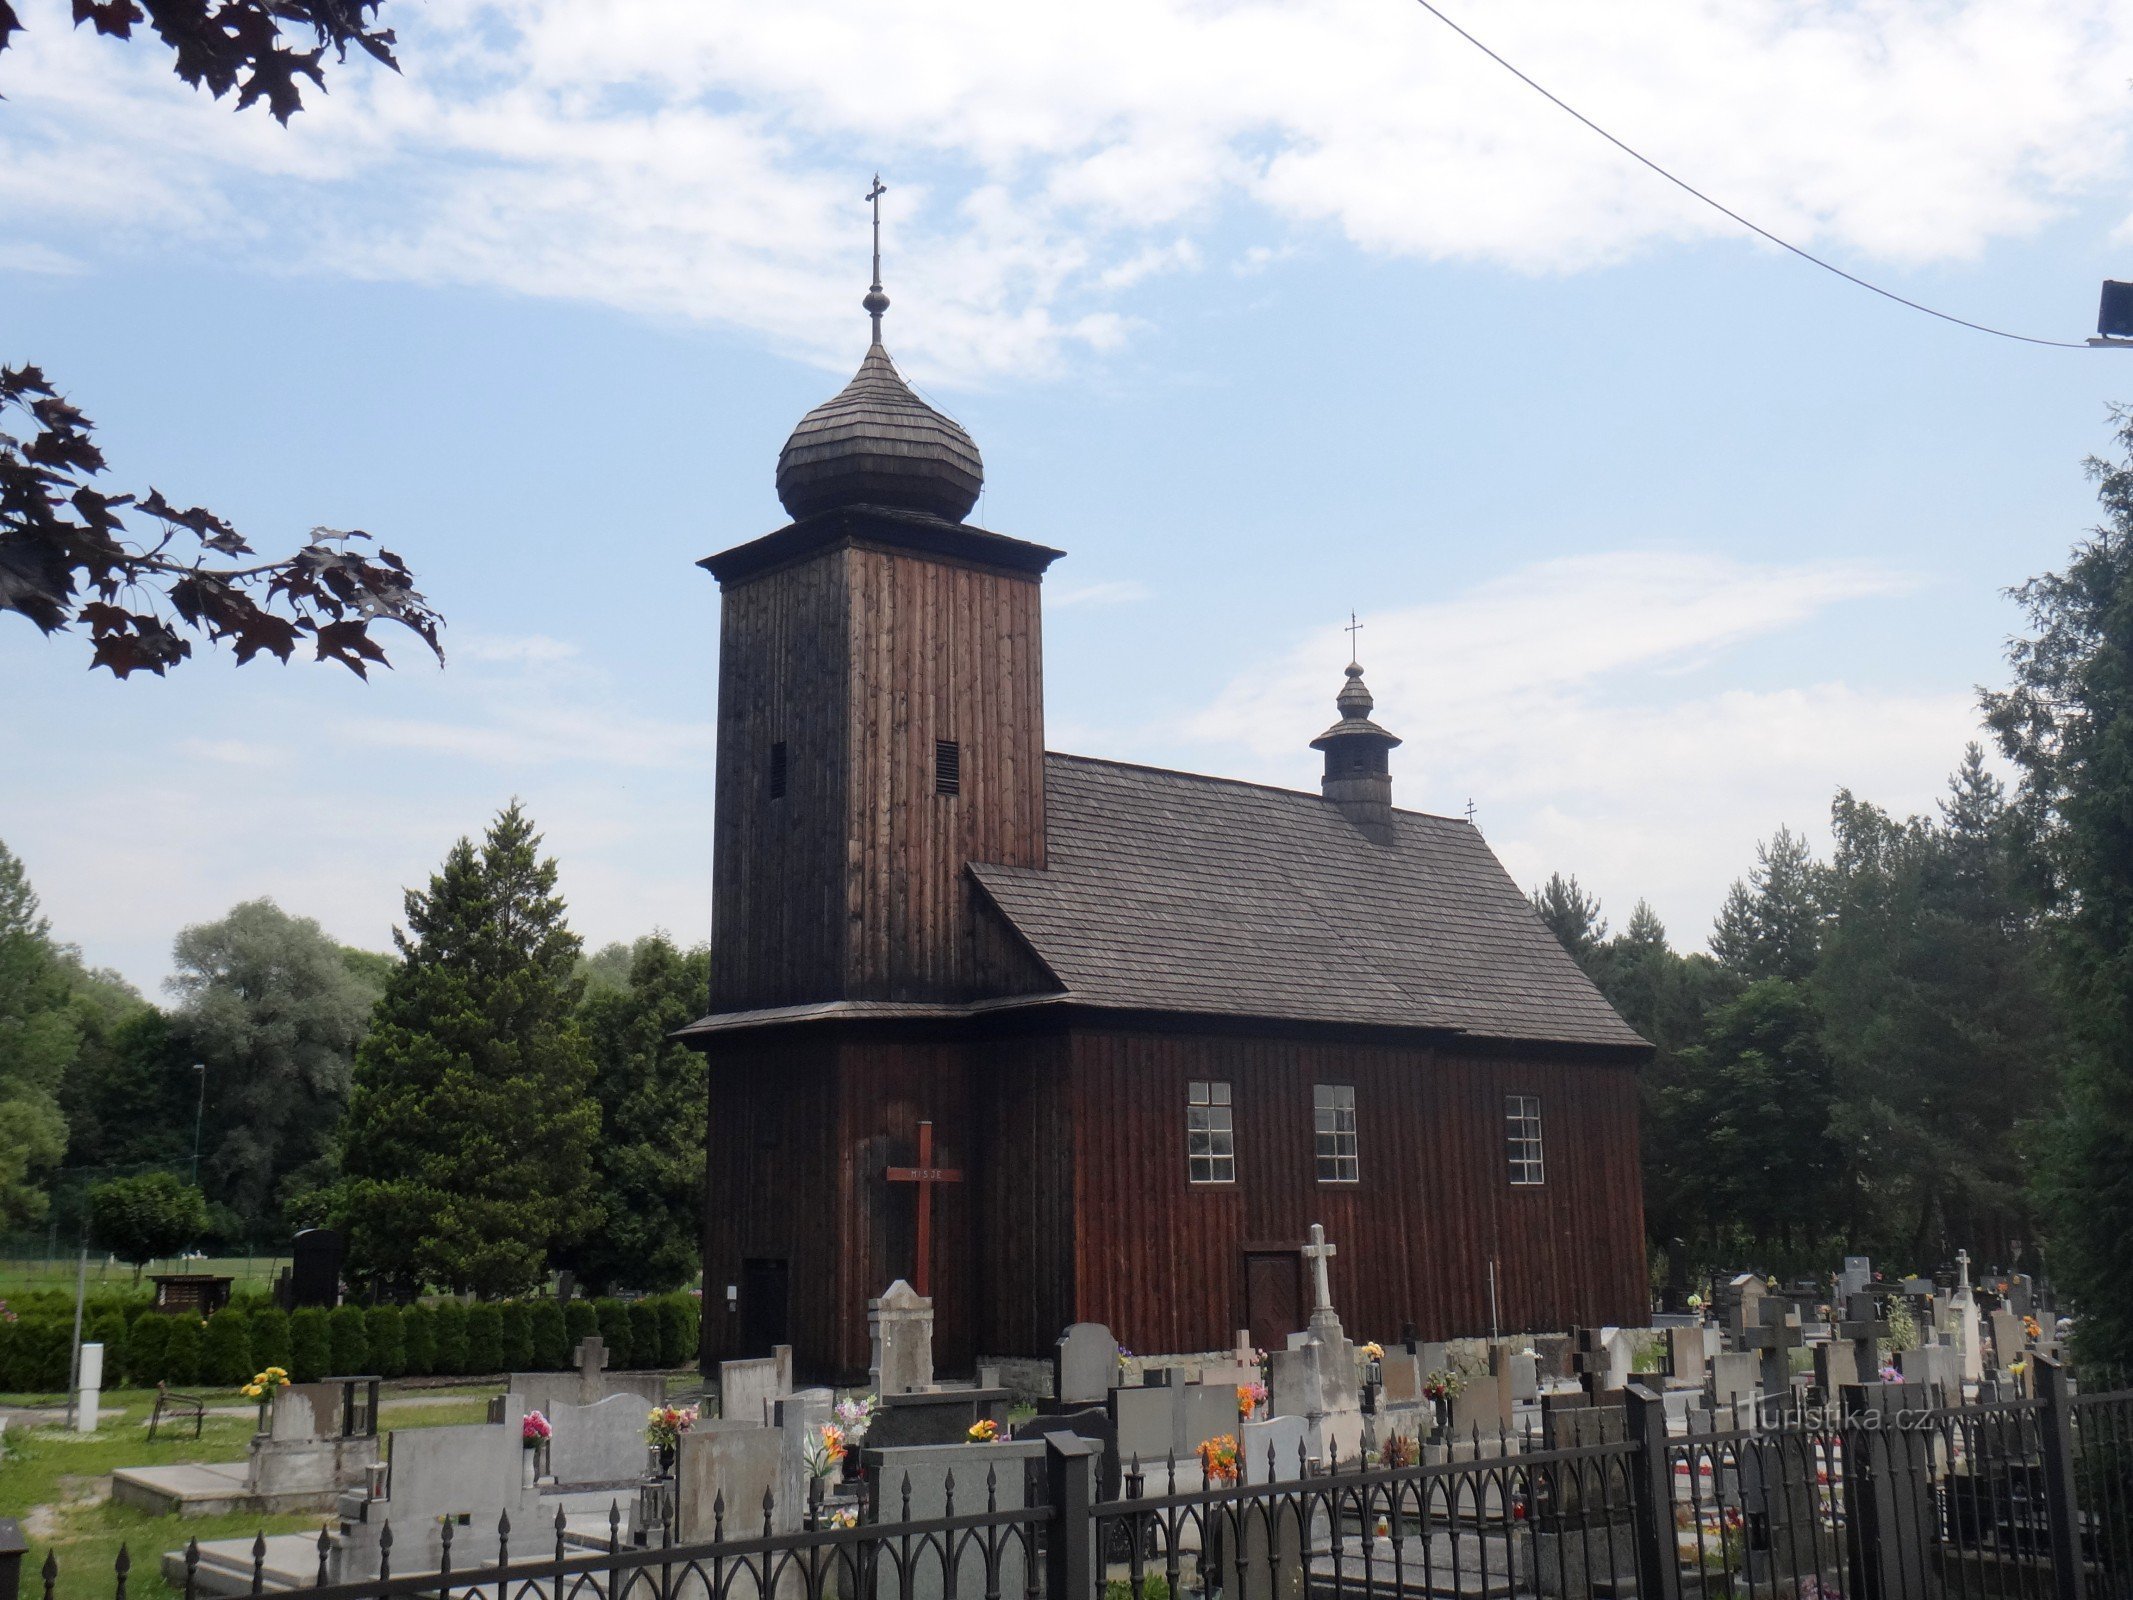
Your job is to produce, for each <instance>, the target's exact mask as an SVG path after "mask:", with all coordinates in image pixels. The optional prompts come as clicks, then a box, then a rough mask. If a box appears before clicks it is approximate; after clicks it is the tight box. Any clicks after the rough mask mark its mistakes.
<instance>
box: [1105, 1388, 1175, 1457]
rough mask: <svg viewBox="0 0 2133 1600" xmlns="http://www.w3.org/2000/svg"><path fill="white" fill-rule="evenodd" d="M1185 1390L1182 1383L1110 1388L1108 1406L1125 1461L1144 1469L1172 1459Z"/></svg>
mask: <svg viewBox="0 0 2133 1600" xmlns="http://www.w3.org/2000/svg"><path fill="white" fill-rule="evenodd" d="M1184 1392H1185V1390H1184V1386H1183V1385H1180V1386H1178V1387H1176V1388H1172V1387H1170V1386H1168V1385H1165V1386H1163V1387H1161V1388H1156V1389H1149V1388H1128V1389H1113V1390H1111V1391H1110V1395H1109V1397H1108V1405H1107V1409H1108V1411H1109V1413H1110V1416H1111V1423H1112V1427H1113V1429H1114V1432H1115V1438H1116V1445H1117V1449H1118V1458H1119V1460H1120V1461H1121V1462H1122V1463H1124V1464H1125V1465H1126V1466H1128V1467H1131V1466H1132V1465H1133V1464H1134V1463H1135V1462H1136V1461H1137V1462H1139V1463H1140V1464H1141V1466H1142V1467H1144V1468H1145V1467H1147V1466H1149V1465H1151V1464H1154V1463H1159V1462H1162V1461H1165V1460H1167V1459H1169V1457H1170V1456H1171V1454H1172V1453H1173V1452H1174V1451H1175V1450H1176V1449H1177V1435H1178V1432H1179V1426H1178V1397H1179V1396H1180V1395H1182V1394H1183V1393H1184Z"/></svg>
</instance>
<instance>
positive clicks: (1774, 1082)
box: [1660, 978, 1843, 1266]
mask: <svg viewBox="0 0 2133 1600" xmlns="http://www.w3.org/2000/svg"><path fill="white" fill-rule="evenodd" d="M1681 1065H1682V1076H1681V1081H1680V1083H1679V1084H1678V1085H1676V1086H1674V1087H1673V1088H1671V1089H1670V1090H1669V1091H1667V1092H1666V1093H1665V1094H1664V1095H1663V1096H1662V1098H1661V1104H1660V1116H1661V1119H1662V1121H1663V1122H1664V1123H1665V1124H1666V1125H1667V1137H1668V1138H1669V1140H1670V1142H1671V1143H1672V1145H1673V1147H1674V1148H1675V1149H1677V1150H1679V1151H1681V1152H1683V1153H1684V1160H1685V1164H1686V1166H1687V1167H1688V1176H1689V1178H1690V1180H1691V1181H1690V1184H1689V1186H1688V1196H1687V1198H1686V1200H1685V1201H1684V1204H1683V1208H1682V1209H1683V1220H1684V1222H1685V1223H1686V1224H1687V1225H1688V1226H1689V1227H1690V1228H1691V1229H1693V1230H1694V1232H1695V1234H1696V1236H1697V1241H1698V1242H1699V1243H1700V1244H1701V1245H1702V1246H1703V1250H1704V1253H1706V1254H1707V1255H1709V1256H1713V1257H1715V1256H1718V1255H1721V1254H1724V1253H1726V1252H1745V1253H1747V1254H1748V1255H1749V1256H1751V1257H1752V1258H1754V1259H1758V1260H1760V1261H1763V1262H1765V1263H1768V1264H1772V1265H1786V1266H1789V1265H1794V1264H1797V1265H1806V1264H1808V1263H1810V1262H1812V1261H1814V1260H1818V1259H1819V1258H1820V1253H1821V1252H1822V1251H1823V1249H1824V1247H1825V1246H1827V1245H1828V1244H1829V1243H1831V1242H1832V1238H1833V1235H1834V1234H1835V1232H1836V1231H1837V1226H1838V1222H1839V1219H1840V1218H1841V1215H1842V1210H1841V1206H1840V1204H1839V1202H1840V1200H1841V1188H1840V1185H1841V1180H1842V1177H1843V1165H1842V1160H1841V1152H1840V1150H1839V1148H1838V1147H1837V1145H1836V1144H1835V1142H1834V1141H1833V1140H1832V1138H1831V1137H1830V1133H1829V1124H1830V1113H1831V1101H1832V1093H1833V1086H1832V1080H1831V1074H1830V1066H1829V1060H1828V1057H1827V1056H1826V1055H1825V1054H1824V1052H1823V1049H1822V1043H1821V1038H1820V1018H1819V1017H1818V1016H1817V1015H1816V1013H1815V1009H1814V1004H1813V1002H1812V1000H1811V999H1810V998H1809V997H1808V995H1807V993H1806V991H1805V990H1804V989H1803V988H1802V987H1801V986H1800V985H1797V984H1792V983H1787V982H1786V981H1785V980H1784V979H1782V978H1764V979H1762V980H1760V981H1759V982H1756V983H1752V984H1750V985H1749V986H1748V987H1747V988H1746V989H1744V990H1742V991H1741V993H1740V995H1739V996H1738V997H1737V998H1736V999H1733V1000H1731V1001H1728V1002H1727V1003H1726V1004H1724V1005H1722V1006H1720V1007H1718V1008H1717V1009H1716V1010H1715V1011H1714V1012H1712V1014H1711V1017H1710V1020H1709V1022H1708V1024H1707V1026H1706V1029H1705V1034H1704V1037H1703V1039H1702V1040H1701V1041H1699V1042H1698V1043H1697V1044H1695V1045H1693V1046H1691V1047H1690V1048H1689V1049H1687V1050H1685V1051H1683V1052H1682V1060H1681Z"/></svg>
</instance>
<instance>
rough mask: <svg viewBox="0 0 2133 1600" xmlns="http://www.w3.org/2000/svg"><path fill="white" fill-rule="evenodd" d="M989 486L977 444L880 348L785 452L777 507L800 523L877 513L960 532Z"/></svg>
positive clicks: (809, 418)
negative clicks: (958, 526)
mask: <svg viewBox="0 0 2133 1600" xmlns="http://www.w3.org/2000/svg"><path fill="white" fill-rule="evenodd" d="M984 484H985V464H984V462H983V461H982V460H981V459H980V458H979V456H978V447H977V445H976V444H975V443H974V442H973V441H972V440H971V437H970V435H969V434H967V433H965V432H964V431H963V428H962V425H961V424H960V423H958V422H956V421H955V420H954V419H952V418H950V417H944V416H942V415H941V413H940V412H938V411H936V410H934V409H933V407H931V406H929V405H927V404H926V402H925V401H923V400H921V399H919V397H918V396H917V395H915V394H913V393H912V392H911V387H910V385H909V384H907V383H905V382H904V380H903V376H902V374H900V373H899V372H898V371H897V370H896V363H894V362H893V361H891V360H890V359H889V352H888V351H886V350H884V349H883V348H882V347H881V346H880V345H879V344H876V345H874V346H873V347H872V348H870V349H869V350H868V351H867V353H866V359H865V360H864V361H862V362H860V364H859V371H858V372H857V373H856V374H855V375H854V376H853V378H852V381H851V382H850V383H848V384H846V385H845V386H844V388H843V389H842V390H841V391H839V392H838V393H837V394H835V395H833V396H831V397H830V398H829V399H827V400H825V401H823V402H822V404H820V405H819V406H817V407H815V409H814V410H812V411H810V412H809V413H808V414H807V415H806V416H804V417H802V418H801V419H800V425H799V426H798V427H796V428H794V429H793V431H792V437H791V438H789V439H787V440H786V441H785V448H784V449H783V450H781V451H779V452H778V498H779V499H780V500H781V501H783V502H784V504H785V509H786V510H787V511H789V512H791V513H792V515H793V517H794V519H795V520H799V519H802V518H806V517H812V516H816V515H819V514H820V513H822V512H825V511H835V510H837V509H838V508H840V507H843V506H856V505H877V506H896V507H902V508H904V509H907V510H911V511H924V512H930V513H931V514H932V515H934V516H937V517H945V518H947V519H948V520H949V521H950V522H961V521H962V520H963V519H964V518H965V517H967V516H969V515H970V508H971V507H972V506H974V505H976V504H977V502H978V491H979V489H981V488H983V487H984Z"/></svg>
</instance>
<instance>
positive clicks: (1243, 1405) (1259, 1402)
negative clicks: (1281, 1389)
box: [1237, 1383, 1266, 1422]
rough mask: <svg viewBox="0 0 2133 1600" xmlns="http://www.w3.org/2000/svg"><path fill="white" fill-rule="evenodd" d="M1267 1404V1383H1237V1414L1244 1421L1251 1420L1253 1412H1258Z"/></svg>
mask: <svg viewBox="0 0 2133 1600" xmlns="http://www.w3.org/2000/svg"><path fill="white" fill-rule="evenodd" d="M1265 1404H1266V1385H1265V1384H1263V1383H1240V1384H1238V1385H1237V1415H1238V1417H1239V1418H1241V1419H1242V1420H1243V1421H1246V1422H1249V1421H1251V1420H1252V1416H1253V1413H1255V1412H1257V1411H1258V1410H1259V1408H1260V1407H1261V1406H1263V1405H1265Z"/></svg>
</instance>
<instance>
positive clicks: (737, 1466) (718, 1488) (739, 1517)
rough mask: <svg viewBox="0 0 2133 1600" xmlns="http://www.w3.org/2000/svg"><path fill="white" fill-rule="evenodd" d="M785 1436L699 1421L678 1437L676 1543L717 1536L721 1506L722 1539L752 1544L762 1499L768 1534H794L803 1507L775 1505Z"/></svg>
mask: <svg viewBox="0 0 2133 1600" xmlns="http://www.w3.org/2000/svg"><path fill="white" fill-rule="evenodd" d="M783 1466H784V1440H783V1435H782V1434H780V1433H779V1431H778V1430H777V1429H775V1428H765V1427H762V1426H760V1425H757V1424H750V1423H746V1422H727V1421H724V1420H719V1419H714V1420H708V1421H701V1422H698V1423H697V1424H696V1426H695V1427H693V1428H691V1429H690V1430H689V1431H688V1432H687V1433H685V1434H683V1435H682V1436H681V1449H680V1451H679V1452H678V1453H677V1454H676V1457H675V1465H674V1500H675V1519H674V1520H675V1530H674V1537H675V1539H676V1540H677V1541H678V1542H679V1543H682V1544H696V1543H703V1542H707V1541H709V1540H711V1539H713V1538H715V1537H717V1529H718V1527H719V1520H718V1517H717V1514H716V1513H717V1510H718V1506H719V1502H720V1499H721V1497H723V1499H724V1502H725V1521H724V1529H725V1536H726V1537H727V1538H728V1539H753V1538H756V1537H758V1536H760V1535H761V1533H762V1532H763V1497H764V1496H765V1495H766V1494H767V1495H769V1496H770V1497H771V1498H772V1500H773V1502H774V1505H773V1509H772V1513H771V1519H770V1529H771V1532H772V1533H795V1532H797V1531H798V1530H799V1527H800V1517H801V1512H802V1511H803V1510H804V1509H805V1507H804V1506H797V1505H794V1504H792V1503H791V1502H790V1501H784V1502H779V1499H778V1488H779V1483H780V1479H781V1476H782V1470H783Z"/></svg>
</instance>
